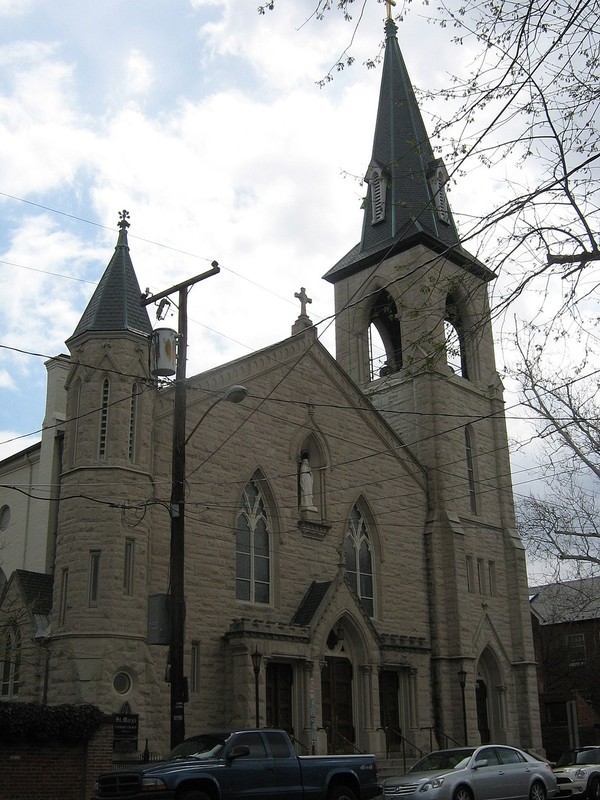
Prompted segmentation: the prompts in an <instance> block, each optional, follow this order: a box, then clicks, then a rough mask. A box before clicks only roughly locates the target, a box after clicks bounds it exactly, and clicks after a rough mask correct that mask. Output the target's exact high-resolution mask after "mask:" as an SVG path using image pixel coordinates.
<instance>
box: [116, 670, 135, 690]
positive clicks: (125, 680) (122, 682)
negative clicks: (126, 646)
mask: <svg viewBox="0 0 600 800" xmlns="http://www.w3.org/2000/svg"><path fill="white" fill-rule="evenodd" d="M113 688H114V690H115V692H117V693H118V694H127V692H128V691H129V690H130V689H131V676H130V675H128V674H127V672H117V674H116V675H115V677H114V678H113Z"/></svg>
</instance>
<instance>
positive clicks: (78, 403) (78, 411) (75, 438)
mask: <svg viewBox="0 0 600 800" xmlns="http://www.w3.org/2000/svg"><path fill="white" fill-rule="evenodd" d="M73 416H74V420H73V463H75V462H76V461H77V448H78V447H79V431H80V425H79V422H80V418H81V381H80V380H78V381H77V388H76V390H75V413H74V415H73Z"/></svg>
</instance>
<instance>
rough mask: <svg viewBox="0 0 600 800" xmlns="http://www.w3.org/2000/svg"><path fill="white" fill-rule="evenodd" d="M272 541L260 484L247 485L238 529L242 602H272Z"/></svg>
mask: <svg viewBox="0 0 600 800" xmlns="http://www.w3.org/2000/svg"><path fill="white" fill-rule="evenodd" d="M270 584H271V575H270V541H269V519H268V515H267V509H266V503H265V500H264V497H263V494H262V492H261V489H260V486H259V484H258V481H256V480H254V479H253V480H251V481H249V482H248V483H247V484H246V487H245V489H244V492H243V494H242V499H241V503H240V510H239V513H238V518H237V529H236V585H235V596H236V598H237V599H238V600H249V601H251V602H253V603H268V602H269V601H270Z"/></svg>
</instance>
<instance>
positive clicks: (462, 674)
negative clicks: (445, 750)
mask: <svg viewBox="0 0 600 800" xmlns="http://www.w3.org/2000/svg"><path fill="white" fill-rule="evenodd" d="M458 682H459V683H460V693H461V698H462V718H463V738H464V740H465V747H467V745H468V737H467V706H466V703H465V686H466V685H467V673H466V670H465V669H464V667H463V666H461V668H460V669H459V670H458Z"/></svg>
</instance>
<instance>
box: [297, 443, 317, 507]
mask: <svg viewBox="0 0 600 800" xmlns="http://www.w3.org/2000/svg"><path fill="white" fill-rule="evenodd" d="M300 457H301V459H302V460H301V462H300V473H299V482H300V511H313V512H314V511H318V508H317V507H316V506H315V504H314V501H313V474H312V469H311V468H310V461H309V460H308V457H309V453H308V451H307V450H303V451H302V453H301V455H300Z"/></svg>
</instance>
